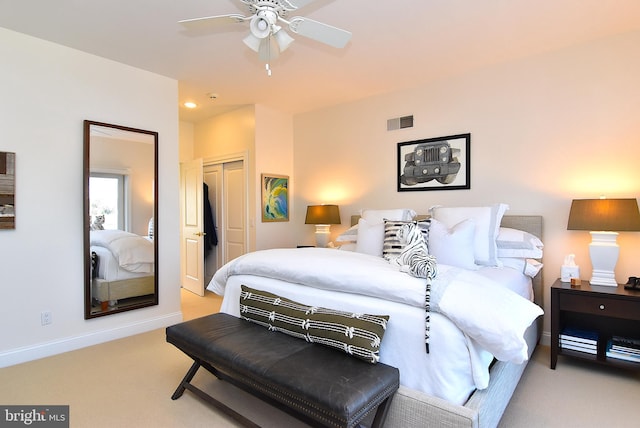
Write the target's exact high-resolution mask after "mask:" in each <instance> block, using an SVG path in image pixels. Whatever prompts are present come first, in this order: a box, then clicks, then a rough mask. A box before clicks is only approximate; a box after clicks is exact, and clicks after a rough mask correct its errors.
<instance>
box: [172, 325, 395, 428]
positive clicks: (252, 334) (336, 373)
mask: <svg viewBox="0 0 640 428" xmlns="http://www.w3.org/2000/svg"><path fill="white" fill-rule="evenodd" d="M166 334H167V342H169V343H171V344H173V345H175V346H176V347H177V348H178V349H180V350H181V351H183V352H184V353H185V354H187V355H188V356H189V357H191V358H192V359H193V360H194V363H193V365H192V366H191V368H190V369H189V371H188V372H187V374H186V376H185V377H184V379H183V380H182V382H180V385H179V386H178V388H177V389H176V391H175V392H174V394H173V396H172V397H171V398H172V399H174V400H175V399H178V398H180V396H182V393H183V392H184V391H185V389H188V390H189V391H191V392H193V393H194V394H196V395H197V396H198V397H200V398H201V399H203V400H205V401H207V402H208V403H210V404H212V405H214V406H215V407H217V408H219V409H220V410H222V411H223V412H224V413H226V414H227V415H228V416H230V417H232V418H233V419H235V420H236V421H238V422H240V423H242V424H243V425H245V426H252V427H255V426H257V425H256V424H254V423H253V422H252V421H250V420H248V419H247V418H245V417H244V416H242V415H241V414H239V413H237V412H236V411H234V410H233V409H230V408H228V407H227V406H226V405H224V404H223V403H221V402H219V401H218V400H216V399H215V398H213V397H211V396H210V395H209V394H207V393H205V392H204V391H202V390H201V389H199V388H197V387H195V386H194V385H192V384H191V383H190V382H191V379H192V378H193V376H194V375H195V374H196V371H197V370H198V369H199V368H200V367H204V368H205V369H207V370H208V371H209V372H211V373H212V374H214V375H215V376H216V377H218V378H220V379H222V380H226V381H228V382H230V383H232V384H234V385H236V386H238V387H240V388H242V389H244V390H245V391H247V392H249V393H251V394H253V395H255V396H257V397H259V398H261V399H263V400H265V401H267V402H269V403H271V404H273V405H275V406H276V407H278V408H280V409H282V410H284V411H286V412H288V413H290V414H292V415H294V416H296V417H297V418H299V419H301V420H303V421H304V422H306V423H308V424H311V425H313V426H328V427H354V426H357V425H358V424H359V423H360V422H361V421H363V419H365V418H366V417H367V416H368V415H369V414H371V413H372V412H373V413H375V417H374V421H373V425H372V426H375V427H379V426H381V425H382V423H383V422H384V418H385V416H386V411H387V408H388V405H389V403H390V402H391V398H392V396H393V394H394V393H395V392H396V391H397V389H398V386H399V372H398V369H396V368H395V367H390V366H387V365H385V364H382V363H378V364H369V363H366V362H363V361H360V360H358V359H356V358H354V357H351V356H349V355H347V354H344V353H342V352H339V351H336V350H334V349H330V348H327V347H324V346H321V345H317V344H312V343H308V342H306V341H304V340H301V339H296V338H293V337H291V336H287V335H285V334H282V333H277V332H272V331H269V330H268V329H266V328H264V327H261V326H259V325H257V324H253V323H250V322H248V321H245V320H242V319H240V318H236V317H233V316H231V315H227V314H222V313H220V314H213V315H209V316H205V317H202V318H198V319H195V320H192V321H187V322H183V323H180V324H177V325H174V326H171V327H167V330H166Z"/></svg>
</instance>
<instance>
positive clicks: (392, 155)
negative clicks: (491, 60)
mask: <svg viewBox="0 0 640 428" xmlns="http://www.w3.org/2000/svg"><path fill="white" fill-rule="evenodd" d="M639 44H640V32H634V33H630V34H622V35H619V36H616V37H612V38H608V39H604V40H598V41H594V42H592V43H589V44H585V45H581V46H576V47H572V48H569V49H565V50H562V51H558V52H553V53H549V54H545V55H542V56H537V57H533V58H528V59H524V60H520V61H517V62H512V63H507V64H502V65H498V66H495V67H491V68H487V69H483V70H479V71H476V72H473V73H469V74H466V75H461V76H455V77H451V78H448V79H444V80H441V81H438V82H434V83H433V84H430V85H427V86H424V87H420V88H416V89H415V90H412V91H405V92H398V93H393V94H386V95H381V96H376V97H372V98H368V99H364V100H361V101H359V102H354V103H351V104H345V105H340V106H336V107H333V108H328V109H325V110H322V111H315V112H310V113H306V114H301V115H298V116H296V117H295V118H294V140H295V152H294V179H295V182H296V195H297V197H296V200H295V206H294V212H295V214H296V216H295V218H294V219H293V224H294V226H295V227H296V230H297V233H298V235H299V236H305V237H306V238H305V239H306V241H307V242H308V243H312V242H313V229H312V228H311V227H310V226H308V225H304V207H305V206H306V205H307V204H309V203H323V202H326V203H337V204H339V205H340V209H341V214H342V227H336V226H334V227H333V228H332V231H333V234H332V235H333V237H334V238H335V236H336V234H337V232H339V231H340V230H344V229H346V227H347V226H348V223H349V216H350V215H351V214H356V213H358V212H359V210H360V209H364V208H392V207H411V208H414V209H415V210H417V211H418V212H421V213H426V212H427V210H428V208H429V207H430V206H432V205H436V204H443V205H450V206H474V205H483V204H491V203H496V202H505V203H508V204H509V205H510V206H511V210H510V211H509V212H508V213H510V214H540V215H542V216H544V241H545V244H546V248H545V258H544V263H545V272H544V282H545V285H546V287H547V288H548V287H549V286H550V285H551V284H552V283H553V281H554V280H555V279H556V278H557V277H558V276H559V272H560V265H561V264H562V260H563V258H564V256H565V255H566V254H569V253H575V254H576V260H577V263H578V264H579V265H580V267H581V270H582V277H583V278H584V279H589V277H590V273H591V265H590V260H589V255H588V248H587V247H588V243H589V241H590V236H589V233H587V232H579V231H567V230H566V225H567V218H568V214H569V208H570V204H571V200H572V199H574V198H593V197H599V196H600V195H601V194H605V195H606V196H608V197H632V198H637V196H638V193H639V190H640V168H639V167H638V159H639V158H640V144H639V142H638V135H640V120H638V118H639V117H640V85H638V76H640V50H638V49H637V46H638V45H639ZM416 54H419V52H417V53H416ZM409 114H413V115H414V119H415V125H414V128H411V129H404V130H397V131H391V132H388V131H386V121H387V119H389V118H394V117H399V116H404V115H409ZM466 132H470V133H471V189H470V190H455V191H424V192H397V191H396V186H397V174H396V168H397V154H396V153H397V143H399V142H404V141H411V140H416V139H421V138H429V137H438V136H446V135H452V134H460V133H466ZM618 242H619V243H620V246H621V254H620V259H619V261H618V265H617V269H616V274H617V280H618V282H626V278H627V276H631V275H634V274H635V275H637V274H640V272H639V269H640V267H638V265H637V260H638V259H639V258H640V233H621V234H620V237H619V238H618ZM549 301H550V297H549V293H548V289H547V292H546V295H545V308H544V309H545V312H546V314H547V315H546V318H545V321H546V322H545V331H548V330H549V315H548V314H549V312H550V305H549V303H550V302H549Z"/></svg>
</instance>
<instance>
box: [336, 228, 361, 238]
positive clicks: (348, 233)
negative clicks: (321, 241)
mask: <svg viewBox="0 0 640 428" xmlns="http://www.w3.org/2000/svg"><path fill="white" fill-rule="evenodd" d="M357 240H358V225H357V224H356V225H355V226H351V227H350V228H349V229H347V230H345V231H344V232H342V233H341V234H340V235H338V237H337V238H336V242H356V241H357Z"/></svg>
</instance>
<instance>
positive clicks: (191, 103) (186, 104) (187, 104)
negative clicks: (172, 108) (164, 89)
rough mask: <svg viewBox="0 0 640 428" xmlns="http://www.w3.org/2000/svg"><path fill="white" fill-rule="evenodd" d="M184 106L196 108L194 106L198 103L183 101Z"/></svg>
mask: <svg viewBox="0 0 640 428" xmlns="http://www.w3.org/2000/svg"><path fill="white" fill-rule="evenodd" d="M184 106H185V107H186V108H196V107H198V104H196V103H194V102H192V101H187V102H186V103H184Z"/></svg>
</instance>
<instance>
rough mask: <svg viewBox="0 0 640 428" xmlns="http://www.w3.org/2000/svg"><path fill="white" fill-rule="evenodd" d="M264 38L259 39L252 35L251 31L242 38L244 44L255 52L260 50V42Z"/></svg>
mask: <svg viewBox="0 0 640 428" xmlns="http://www.w3.org/2000/svg"><path fill="white" fill-rule="evenodd" d="M263 40H264V39H260V38H258V37H256V36H254V35H253V34H252V33H249V35H248V36H247V37H245V38H244V39H242V41H243V42H244V44H245V45H247V46H248V47H249V48H250V49H251V50H253V51H255V52H260V44H261V43H262V41H263Z"/></svg>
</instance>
